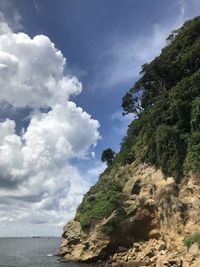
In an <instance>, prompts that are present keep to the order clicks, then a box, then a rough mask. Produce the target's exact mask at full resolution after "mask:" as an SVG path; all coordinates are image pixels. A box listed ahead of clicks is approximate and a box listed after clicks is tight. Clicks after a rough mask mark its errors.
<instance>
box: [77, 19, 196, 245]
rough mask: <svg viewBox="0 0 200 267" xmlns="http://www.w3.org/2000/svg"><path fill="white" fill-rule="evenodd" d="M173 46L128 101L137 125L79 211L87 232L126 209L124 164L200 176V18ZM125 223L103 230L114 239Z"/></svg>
mask: <svg viewBox="0 0 200 267" xmlns="http://www.w3.org/2000/svg"><path fill="white" fill-rule="evenodd" d="M167 42H168V44H167V46H166V47H165V48H164V49H162V52H161V54H160V55H159V56H158V57H156V58H155V59H154V60H153V61H152V62H150V63H149V64H144V65H143V66H142V71H141V76H140V79H139V80H138V81H137V82H136V83H135V85H134V86H133V87H132V88H131V89H130V90H129V91H128V92H127V93H126V94H125V96H124V97H123V99H122V108H123V115H126V114H128V113H132V114H133V121H132V123H131V124H130V125H129V127H128V131H127V135H126V136H125V137H124V139H123V141H122V143H121V148H120V151H119V153H117V154H116V155H115V154H114V152H113V151H112V149H107V150H105V151H103V153H102V160H103V161H107V164H108V166H107V169H106V170H105V171H104V173H103V174H102V175H101V176H100V179H99V181H98V182H97V184H96V185H95V186H93V187H92V188H91V189H90V190H89V192H88V193H87V194H86V195H85V196H84V199H83V202H82V204H81V205H80V207H79V209H78V212H77V218H78V219H79V220H80V222H81V226H82V228H83V229H87V228H89V227H92V226H93V225H94V224H95V223H96V222H98V221H100V220H102V219H103V218H108V217H109V216H110V215H111V214H112V213H113V211H114V210H115V211H116V210H118V209H119V208H120V207H122V206H123V203H124V199H125V196H124V195H123V192H122V191H121V188H120V187H119V185H118V184H117V183H119V181H118V182H116V181H117V179H116V177H117V175H116V174H117V172H118V171H119V169H120V167H121V166H122V165H126V164H130V163H132V162H133V161H139V162H146V163H148V164H151V165H154V166H156V167H158V168H161V169H162V170H163V172H164V173H165V174H166V175H170V176H173V177H174V178H175V179H176V181H177V182H179V181H180V180H181V178H182V176H183V174H184V172H192V173H195V174H196V173H198V174H199V173H200V53H199V51H200V17H196V18H194V19H193V20H191V21H188V22H186V23H185V24H184V25H183V27H181V28H180V29H178V30H175V31H173V32H172V34H171V35H170V36H169V38H168V39H167ZM108 152H109V153H108ZM111 163H112V164H111ZM119 219H120V218H119V217H117V218H116V217H115V219H114V218H113V219H111V220H109V221H108V222H107V224H106V225H104V226H103V227H102V231H103V232H104V233H106V234H112V232H113V231H114V229H116V225H117V223H118V220H119ZM199 236H200V234H194V235H193V236H191V237H189V238H188V239H186V240H185V242H186V245H187V244H188V246H189V245H190V244H191V242H199V243H200V241H199V240H200V237H199ZM196 240H197V241H196Z"/></svg>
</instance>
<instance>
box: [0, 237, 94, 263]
mask: <svg viewBox="0 0 200 267" xmlns="http://www.w3.org/2000/svg"><path fill="white" fill-rule="evenodd" d="M60 242H61V239H60V238H57V237H49V238H47V237H40V238H0V267H5V266H6V267H92V265H86V264H75V263H61V262H59V259H60V258H58V257H56V256H54V255H56V253H57V252H58V248H59V246H60ZM93 266H94V265H93Z"/></svg>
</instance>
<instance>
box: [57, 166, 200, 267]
mask: <svg viewBox="0 0 200 267" xmlns="http://www.w3.org/2000/svg"><path fill="white" fill-rule="evenodd" d="M127 173H129V178H128V179H127V181H126V179H124V184H123V192H124V193H125V195H126V196H127V198H126V201H125V203H124V204H125V207H126V216H124V218H123V219H122V220H121V221H120V222H119V224H118V225H117V227H116V229H115V231H114V232H113V233H112V235H110V236H108V235H105V234H103V233H102V231H101V228H102V226H103V225H106V224H107V223H108V221H109V220H111V219H112V218H113V217H114V216H115V212H116V211H114V212H113V213H112V215H111V216H110V217H109V218H106V219H103V220H102V221H100V222H99V223H98V224H96V225H95V226H94V227H93V228H92V229H90V231H89V232H87V231H86V232H84V231H82V230H81V226H80V222H79V221H78V220H77V219H76V218H75V219H74V220H73V221H71V222H69V223H68V224H66V226H65V227H64V233H63V238H62V244H61V248H60V252H59V254H60V255H62V256H63V257H64V259H66V260H67V261H80V262H98V261H104V260H106V262H107V263H110V264H111V265H112V266H118V265H119V266H120V264H125V265H126V264H128V263H130V264H131V263H132V264H133V266H134V264H136V263H141V264H143V265H141V266H156V267H165V266H177V267H178V266H180V267H181V266H184V267H186V266H193V267H195V266H196V267H199V266H200V250H199V249H198V246H197V244H194V245H192V246H191V248H190V249H189V250H188V249H187V247H184V245H183V240H184V239H185V238H186V237H187V236H189V235H190V234H192V233H194V232H199V231H200V180H199V177H194V176H186V177H184V179H183V180H182V182H181V185H180V186H179V187H177V185H176V183H175V181H174V179H173V178H172V177H165V176H164V174H163V173H162V171H160V170H156V169H155V168H154V167H149V166H148V165H146V164H139V165H138V164H135V163H133V164H131V165H128V166H126V167H123V168H121V170H120V176H121V175H122V174H125V175H126V174H127ZM116 179H117V175H116ZM125 181H126V182H125ZM134 262H135V263H134ZM198 264H199V265H198ZM122 266H123V265H122ZM127 266H128V265H127ZM130 266H131V265H130ZM135 266H137V265H135ZM138 266H140V265H138Z"/></svg>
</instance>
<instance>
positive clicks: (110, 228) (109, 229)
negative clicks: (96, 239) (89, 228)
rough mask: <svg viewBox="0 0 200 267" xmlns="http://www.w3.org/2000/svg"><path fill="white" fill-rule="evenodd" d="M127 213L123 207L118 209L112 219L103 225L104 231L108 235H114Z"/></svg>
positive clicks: (102, 229)
mask: <svg viewBox="0 0 200 267" xmlns="http://www.w3.org/2000/svg"><path fill="white" fill-rule="evenodd" d="M125 214H126V213H125V211H124V210H123V208H119V209H118V210H116V212H115V214H114V216H113V217H112V218H111V219H110V220H108V222H107V223H106V224H104V225H102V227H101V231H102V233H104V234H106V235H112V234H113V233H114V231H115V230H116V228H117V226H118V225H119V223H120V221H121V220H122V219H123V218H124V216H125Z"/></svg>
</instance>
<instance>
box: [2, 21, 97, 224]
mask: <svg viewBox="0 0 200 267" xmlns="http://www.w3.org/2000/svg"><path fill="white" fill-rule="evenodd" d="M1 25H2V24H1ZM5 25H6V24H5ZM5 25H4V26H3V28H6V27H5ZM1 28H2V27H1ZM8 29H10V28H8ZM0 87H1V90H0V101H4V103H5V101H6V102H8V103H9V104H11V105H12V106H13V107H15V108H24V107H29V109H30V108H31V110H32V111H31V113H30V115H29V117H30V118H29V124H28V126H27V127H26V128H25V129H22V131H21V134H20V135H19V134H17V133H16V123H17V122H15V121H14V120H11V119H5V120H3V121H1V122H0V199H1V201H0V203H1V205H0V218H1V220H3V221H4V222H5V223H6V222H7V223H8V222H9V223H11V222H12V221H15V222H16V223H20V222H21V223H22V222H23V223H32V224H49V223H50V224H52V225H54V226H56V225H57V226H60V225H62V224H64V222H66V220H67V219H70V218H71V217H72V216H73V215H74V212H75V209H76V207H77V205H78V204H79V203H80V200H81V198H82V196H83V193H84V192H85V191H86V190H87V189H88V187H89V183H88V182H87V181H86V180H85V179H84V178H83V177H82V176H81V174H80V173H79V170H78V169H77V168H76V167H75V166H73V165H72V164H71V163H70V160H71V159H74V158H80V159H85V158H87V157H89V155H90V154H91V151H92V148H93V147H94V146H95V145H96V143H97V141H98V139H99V138H100V136H99V132H98V128H99V123H98V121H96V120H94V119H92V118H91V116H90V115H89V114H88V113H86V112H85V111H83V110H82V108H80V107H77V106H76V104H75V103H74V102H72V101H70V96H71V95H74V94H79V93H80V92H81V90H82V85H81V83H80V82H79V81H78V79H77V78H76V77H72V76H69V75H67V67H66V59H65V58H64V56H63V55H62V53H61V51H59V50H57V49H56V48H55V45H54V44H53V43H52V42H51V41H50V39H49V38H48V37H46V36H44V35H38V36H35V37H34V38H30V37H29V36H28V35H27V34H24V33H13V32H11V31H10V30H7V31H5V32H4V31H1V35H0Z"/></svg>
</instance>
